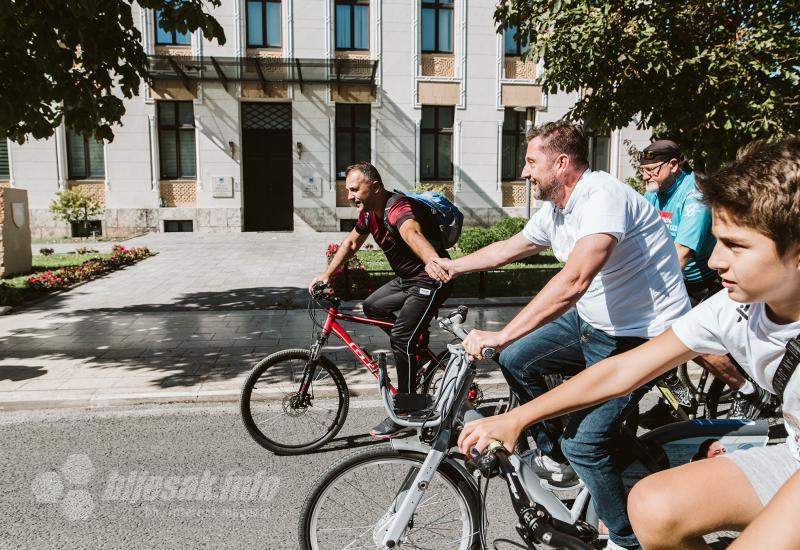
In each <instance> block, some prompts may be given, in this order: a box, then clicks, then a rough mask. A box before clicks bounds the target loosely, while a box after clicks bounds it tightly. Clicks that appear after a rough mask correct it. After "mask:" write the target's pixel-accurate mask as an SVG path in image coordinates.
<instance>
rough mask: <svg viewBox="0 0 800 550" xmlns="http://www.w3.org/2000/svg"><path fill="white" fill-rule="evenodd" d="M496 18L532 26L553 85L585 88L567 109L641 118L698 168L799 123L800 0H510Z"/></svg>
mask: <svg viewBox="0 0 800 550" xmlns="http://www.w3.org/2000/svg"><path fill="white" fill-rule="evenodd" d="M495 20H496V21H497V23H498V24H499V29H500V30H503V29H506V28H507V27H508V26H513V25H517V26H518V27H519V32H521V33H522V36H524V35H527V34H529V35H530V37H531V44H532V47H531V49H530V50H529V51H528V53H527V55H528V56H530V57H532V58H534V59H537V60H539V59H541V60H544V63H545V70H544V74H543V75H542V76H541V83H542V85H543V89H544V91H545V92H548V93H554V92H555V91H556V90H565V91H567V92H577V91H582V92H583V93H582V98H581V99H580V100H579V101H578V102H577V103H576V104H575V105H574V107H573V108H572V109H571V111H570V113H569V115H568V116H569V117H570V118H573V119H581V120H583V121H584V122H585V123H587V124H588V125H591V126H592V127H593V128H597V129H612V128H621V127H624V126H627V125H628V124H629V123H630V122H631V121H632V120H634V121H636V122H637V124H638V125H639V127H641V128H644V127H652V128H653V130H654V134H655V137H659V138H660V137H669V138H672V139H675V140H677V141H678V142H680V143H681V144H683V145H684V147H686V148H687V149H689V151H690V152H691V155H692V157H693V161H694V162H695V164H696V165H697V166H698V167H700V168H705V169H707V170H710V169H713V168H715V167H716V166H718V165H719V164H720V163H721V162H722V161H724V160H727V159H731V158H733V157H734V156H735V152H736V149H737V148H738V147H739V146H741V145H743V144H745V143H747V142H749V141H751V140H753V139H756V138H775V137H778V136H781V135H784V134H792V133H797V132H798V130H800V10H799V9H798V4H797V2H796V0H791V1H786V0H722V1H719V2H708V1H707V0H658V1H654V0H644V1H643V0H619V1H611V0H501V1H500V2H499V4H498V5H497V8H496V11H495Z"/></svg>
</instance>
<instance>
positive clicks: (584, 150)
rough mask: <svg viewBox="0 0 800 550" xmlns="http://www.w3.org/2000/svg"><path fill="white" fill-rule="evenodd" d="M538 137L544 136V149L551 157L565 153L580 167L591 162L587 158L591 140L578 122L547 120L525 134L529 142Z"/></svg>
mask: <svg viewBox="0 0 800 550" xmlns="http://www.w3.org/2000/svg"><path fill="white" fill-rule="evenodd" d="M537 137H539V138H542V149H544V151H545V152H546V153H547V155H548V156H549V157H550V158H553V157H555V156H556V155H562V154H563V155H567V156H568V157H569V160H570V162H572V163H573V164H575V165H576V166H578V167H580V166H586V165H588V164H589V163H588V162H587V160H586V159H588V158H589V140H588V139H586V133H585V132H584V131H583V128H581V127H580V126H578V125H577V124H573V123H571V122H567V121H566V120H557V121H555V122H546V123H545V124H542V125H541V126H534V127H533V128H531V129H530V130H528V133H527V134H526V135H525V139H526V140H527V141H528V142H530V141H531V140H532V139H534V138H537Z"/></svg>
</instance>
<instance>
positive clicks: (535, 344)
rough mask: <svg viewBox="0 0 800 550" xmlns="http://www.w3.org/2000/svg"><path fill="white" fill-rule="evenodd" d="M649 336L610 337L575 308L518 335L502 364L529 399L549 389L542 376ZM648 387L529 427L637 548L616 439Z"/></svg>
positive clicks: (615, 535)
mask: <svg viewBox="0 0 800 550" xmlns="http://www.w3.org/2000/svg"><path fill="white" fill-rule="evenodd" d="M645 341H646V339H645V338H636V337H624V336H611V335H609V334H607V333H605V332H603V331H602V330H598V329H596V328H594V327H592V326H591V325H589V324H588V323H587V322H585V321H584V320H583V319H581V318H580V316H579V315H578V312H577V311H576V310H575V309H571V310H569V311H568V312H567V313H565V314H564V315H562V316H561V317H559V318H558V319H556V320H554V321H552V322H551V323H548V324H546V325H544V326H542V327H540V328H539V329H538V330H535V331H534V332H532V333H530V334H528V335H527V336H525V337H523V338H521V339H519V340H517V341H516V342H514V343H513V344H511V345H510V346H508V348H506V349H505V350H504V351H503V352H502V353H501V354H500V365H501V367H502V371H503V375H504V376H505V377H506V380H507V381H508V383H509V385H510V386H511V388H512V390H513V391H514V393H516V394H517V396H518V397H519V399H520V402H521V403H526V402H528V401H530V400H531V399H533V398H535V397H538V396H540V395H542V394H543V393H545V392H546V391H547V389H548V388H547V385H546V383H545V380H544V378H543V375H547V374H559V375H562V376H570V375H574V374H577V373H579V372H580V371H582V370H583V369H585V368H587V367H589V366H591V365H593V364H595V363H598V362H600V361H602V360H603V359H605V358H607V357H610V356H612V355H616V354H618V353H623V352H625V351H628V350H629V349H632V348H634V347H636V346H638V345H639V344H642V343H643V342H645ZM649 389H650V387H649V386H644V387H642V388H640V389H638V390H636V391H634V392H633V393H632V394H630V395H626V396H624V397H619V398H617V399H612V400H610V401H606V402H605V403H603V404H601V405H596V406H594V407H590V408H588V409H585V410H583V411H579V412H575V413H572V414H570V415H568V416H567V417H566V418H565V419H564V421H563V422H562V420H561V419H554V420H549V421H545V422H540V423H538V424H534V425H533V426H531V427H530V428H529V431H530V432H531V434H532V435H533V436H534V437H535V439H536V445H537V447H538V448H539V449H540V450H541V451H542V452H543V453H544V454H546V455H548V456H550V457H551V458H552V459H554V460H557V461H559V462H564V461H565V459H566V460H569V463H570V464H571V465H572V467H573V468H574V470H575V472H576V473H577V474H578V475H579V476H580V478H581V479H582V480H583V482H584V483H585V484H586V487H587V488H588V489H589V492H590V493H591V495H592V499H593V500H594V503H595V510H597V515H598V516H599V517H600V519H601V520H603V523H605V525H606V527H608V530H609V536H610V538H611V540H613V541H614V542H615V543H617V544H619V545H620V546H625V547H631V548H636V547H638V541H637V540H636V536H635V535H634V534H633V529H632V528H631V524H630V520H629V519H628V512H627V509H626V501H627V495H626V493H625V488H624V486H623V484H622V478H621V476H620V472H618V471H617V468H616V467H615V465H614V461H613V458H612V456H611V451H612V449H613V447H614V445H613V440H614V438H615V436H616V435H617V433H618V431H619V427H620V425H621V424H622V422H623V421H624V420H625V418H626V417H627V416H628V415H629V414H630V413H631V412H633V411H634V410H635V408H636V407H637V405H638V403H639V400H640V399H641V398H642V396H644V394H645V393H647V391H648V390H649Z"/></svg>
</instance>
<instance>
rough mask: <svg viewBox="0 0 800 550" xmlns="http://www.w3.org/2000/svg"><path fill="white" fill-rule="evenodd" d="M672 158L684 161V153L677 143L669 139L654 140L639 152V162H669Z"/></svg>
mask: <svg viewBox="0 0 800 550" xmlns="http://www.w3.org/2000/svg"><path fill="white" fill-rule="evenodd" d="M672 159H677V160H678V161H683V153H681V149H680V147H678V144H677V143H675V142H674V141H670V140H668V139H659V140H658V141H654V142H653V143H651V144H650V145H648V146H647V147H645V148H644V151H642V152H641V154H639V164H652V163H655V162H667V161H670V160H672Z"/></svg>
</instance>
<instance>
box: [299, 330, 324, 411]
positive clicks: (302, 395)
mask: <svg viewBox="0 0 800 550" xmlns="http://www.w3.org/2000/svg"><path fill="white" fill-rule="evenodd" d="M326 340H327V336H326V335H324V334H320V336H319V338H317V341H316V342H314V343H313V344H311V347H310V348H309V352H310V353H311V356H310V357H309V359H308V362H307V363H306V364H305V367H303V376H302V377H301V378H300V388H299V389H298V391H297V403H296V404H297V405H298V406H301V405H302V404H305V403H306V402H307V400H308V394H309V391H310V390H311V384H312V383H313V382H314V375H316V373H317V365H318V364H319V358H320V355H322V346H324V345H325V341H326Z"/></svg>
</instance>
